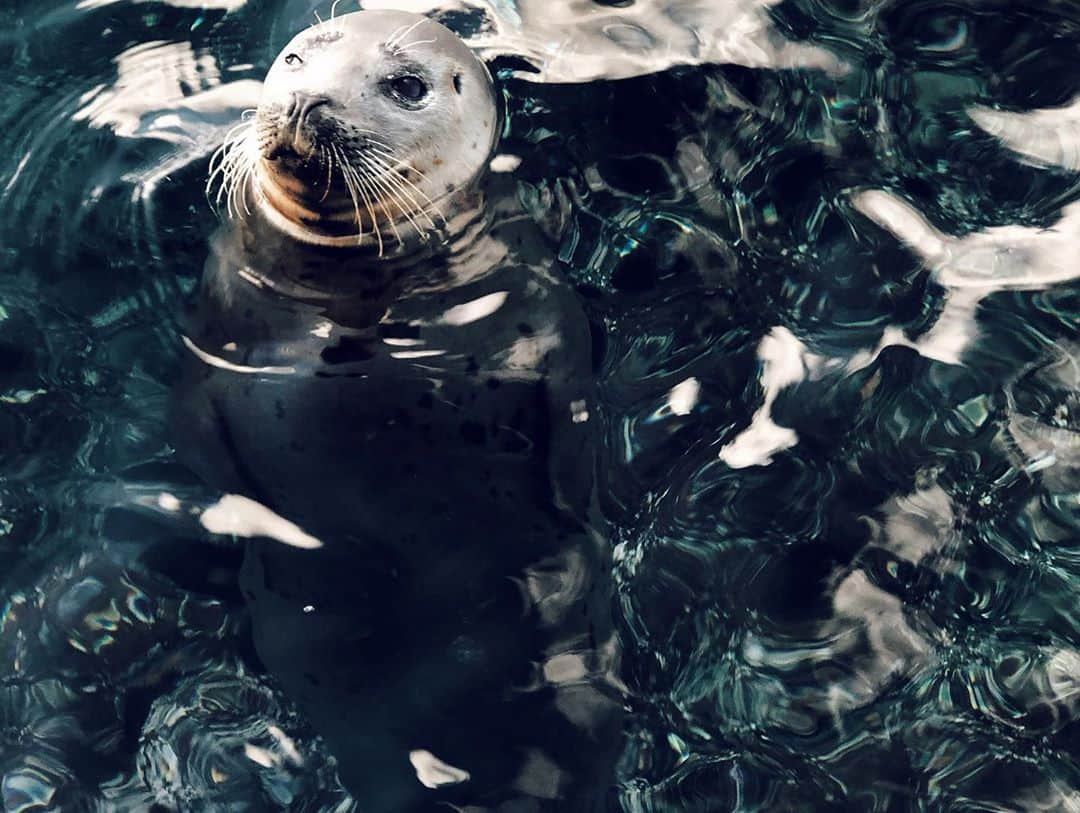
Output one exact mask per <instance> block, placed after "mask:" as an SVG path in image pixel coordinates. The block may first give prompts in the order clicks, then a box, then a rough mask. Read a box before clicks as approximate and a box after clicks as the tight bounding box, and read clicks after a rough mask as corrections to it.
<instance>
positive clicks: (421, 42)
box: [394, 40, 435, 54]
mask: <svg viewBox="0 0 1080 813" xmlns="http://www.w3.org/2000/svg"><path fill="white" fill-rule="evenodd" d="M433 42H435V40H416V41H414V42H410V43H409V44H408V45H401V46H399V47H397V48H395V49H394V53H396V54H401V53H404V52H405V51H408V50H409V49H410V48H412V47H414V46H416V45H430V44H431V43H433Z"/></svg>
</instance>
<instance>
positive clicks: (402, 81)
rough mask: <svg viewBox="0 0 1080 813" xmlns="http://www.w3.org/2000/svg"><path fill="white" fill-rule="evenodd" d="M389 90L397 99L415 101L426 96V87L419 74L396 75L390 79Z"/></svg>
mask: <svg viewBox="0 0 1080 813" xmlns="http://www.w3.org/2000/svg"><path fill="white" fill-rule="evenodd" d="M390 90H392V91H393V93H394V95H395V96H397V97H398V98H399V99H401V100H403V101H406V102H412V103H414V104H415V103H416V102H418V101H420V100H421V99H423V98H424V97H425V96H427V92H428V88H427V85H425V84H424V80H423V79H421V78H420V77H419V76H398V77H396V78H395V79H391V80H390Z"/></svg>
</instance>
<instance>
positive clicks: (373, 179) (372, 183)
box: [357, 165, 409, 245]
mask: <svg viewBox="0 0 1080 813" xmlns="http://www.w3.org/2000/svg"><path fill="white" fill-rule="evenodd" d="M366 169H367V166H366V165H365V170H366ZM360 174H361V173H360V172H359V171H358V172H357V175H360ZM362 178H363V180H364V181H365V182H366V183H367V186H368V188H369V189H370V190H371V193H372V197H373V198H381V197H383V196H381V195H379V191H380V190H382V192H384V193H386V192H390V191H391V190H388V189H387V188H386V187H385V186H383V185H382V184H381V183H380V182H379V179H378V177H377V176H376V175H373V174H372V173H370V172H367V171H365V172H364V173H363V175H362ZM394 202H395V203H397V201H394ZM397 206H398V209H400V210H401V213H402V214H403V215H405V217H406V218H408V217H409V215H408V213H407V212H406V211H405V210H404V209H403V208H402V207H401V204H400V203H397ZM383 213H384V214H385V216H386V222H387V224H389V226H390V230H391V231H392V232H393V233H394V238H395V239H396V240H397V241H398V244H399V245H400V244H401V242H402V239H401V232H400V231H399V230H398V227H397V224H396V223H395V222H394V219H393V218H392V217H390V213H389V211H387V210H386V209H385V207H384V209H383Z"/></svg>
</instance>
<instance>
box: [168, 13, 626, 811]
mask: <svg viewBox="0 0 1080 813" xmlns="http://www.w3.org/2000/svg"><path fill="white" fill-rule="evenodd" d="M496 112H497V111H496V106H495V100H494V93H493V89H492V85H491V80H490V77H489V76H488V74H487V72H486V69H485V68H484V66H483V64H482V63H480V62H479V61H478V60H477V59H476V58H475V57H474V56H473V55H472V54H471V52H469V51H468V49H467V48H466V47H465V46H464V44H463V43H461V42H460V40H458V39H457V38H456V37H455V36H454V35H453V34H452V33H450V32H449V31H447V30H446V29H444V28H443V27H442V26H440V25H438V24H437V23H435V22H433V21H430V20H427V19H426V18H423V17H418V16H415V15H410V14H403V13H397V12H358V13H355V14H350V15H345V16H343V17H340V18H338V19H336V20H333V21H330V22H327V23H325V24H323V25H320V26H316V27H314V28H312V29H311V30H310V31H308V32H305V33H304V34H301V35H299V36H298V37H297V38H296V39H295V40H294V41H293V42H292V43H290V44H289V46H287V47H286V49H285V50H284V51H283V53H282V55H281V56H280V57H279V58H278V60H277V61H276V62H275V64H274V66H273V68H272V69H271V71H270V74H269V76H268V78H267V84H266V92H265V94H264V98H263V102H262V104H261V105H260V108H259V110H258V112H257V115H256V116H255V118H254V119H253V120H252V121H251V122H250V123H248V124H247V125H245V126H244V127H243V128H241V129H240V130H239V131H238V133H239V134H238V135H236V136H234V137H233V138H232V139H231V140H230V142H229V143H228V144H227V145H226V148H225V149H224V150H223V152H222V154H221V156H220V157H219V160H218V161H217V162H215V166H214V178H215V179H216V181H217V182H221V183H222V187H223V191H222V192H221V199H222V200H223V201H225V202H227V205H228V207H229V209H230V211H231V213H232V214H233V215H234V217H233V218H232V219H231V222H230V223H228V224H227V225H226V226H225V227H224V228H223V229H222V230H221V231H220V232H219V233H218V235H217V236H216V237H215V239H214V242H213V247H212V252H211V256H210V258H209V260H208V262H207V265H206V268H205V271H204V275H203V280H202V284H201V288H200V291H199V293H198V295H197V297H196V299H195V302H194V304H193V307H192V310H191V313H190V314H189V318H188V320H187V329H186V335H185V343H186V345H187V347H188V349H189V351H190V352H189V354H188V360H187V369H186V371H185V374H184V376H183V379H182V381H181V382H180V383H179V385H178V387H177V393H176V399H175V403H176V407H175V416H176V417H175V421H176V435H177V438H178V442H177V446H178V447H179V448H180V449H181V453H182V454H183V455H184V456H185V457H186V458H187V460H188V461H189V462H190V465H191V466H192V467H193V468H194V469H196V471H198V472H199V473H200V474H201V475H202V476H203V478H204V479H205V480H207V481H208V482H210V483H211V484H213V485H215V486H217V487H218V488H221V489H223V490H227V491H234V492H240V493H243V494H245V495H247V496H249V497H251V498H253V499H256V500H258V501H260V502H262V503H263V504H264V505H266V506H267V507H269V508H270V509H272V510H273V511H275V512H277V513H278V514H280V515H282V516H284V517H285V518H287V519H289V520H291V521H292V522H294V523H297V524H298V525H300V526H301V527H302V528H303V529H304V530H305V532H307V533H308V534H311V535H313V536H315V537H317V538H318V539H319V540H321V541H322V542H323V545H322V547H321V548H319V549H318V550H298V549H293V548H289V547H287V546H285V545H282V544H280V543H276V542H271V541H268V540H260V541H256V542H253V543H251V544H250V545H249V547H248V550H247V552H246V556H245V563H244V568H243V573H242V578H241V582H242V583H241V586H242V589H243V591H244V594H245V597H246V599H247V601H248V605H249V607H250V610H251V615H252V621H253V634H254V638H255V645H256V650H257V652H258V655H259V657H260V659H261V660H262V661H263V663H264V664H265V666H266V667H267V668H268V669H269V670H270V671H271V672H272V673H273V674H274V675H275V677H276V678H277V679H278V680H279V681H280V682H281V684H282V685H283V686H284V688H285V689H286V691H287V693H288V694H289V695H290V696H291V697H293V698H294V699H295V700H296V701H297V702H298V704H299V705H300V707H301V708H302V709H303V710H304V712H305V713H306V714H307V716H308V717H309V719H310V720H311V721H312V724H313V726H314V728H315V729H316V731H317V732H318V733H319V734H321V735H322V736H323V738H324V739H325V741H326V742H327V744H328V746H329V748H330V750H331V752H332V753H333V754H334V756H335V757H336V758H337V760H338V769H339V774H340V775H341V778H342V780H343V781H344V782H345V784H346V786H347V787H348V788H349V789H350V791H352V792H353V794H354V795H355V796H356V797H357V799H358V801H359V803H360V805H361V807H362V809H364V810H368V811H410V810H422V809H426V808H427V806H429V805H437V804H441V803H447V802H449V803H452V804H455V805H461V806H468V805H479V806H482V807H488V806H490V807H492V808H493V807H495V806H497V805H499V804H503V803H511V804H512V803H514V802H513V800H515V799H516V800H519V802H520V801H521V800H527V803H528V804H529V805H531V807H530V808H529V809H545V810H546V809H550V810H560V811H573V810H595V809H601V808H602V807H603V805H604V797H605V795H606V790H607V785H608V776H607V774H608V771H609V765H610V761H611V756H612V753H613V749H614V746H615V742H616V739H617V738H616V736H615V731H616V729H617V727H618V710H619V707H620V704H619V702H618V700H617V698H615V697H614V693H613V692H610V691H608V690H607V689H606V688H605V686H606V683H605V682H606V681H607V679H608V678H609V677H610V675H609V671H610V669H611V664H612V654H613V646H614V644H613V634H612V630H611V624H610V618H609V603H610V599H609V593H608V590H607V574H606V571H607V553H606V548H605V546H604V544H603V542H602V540H601V539H600V538H599V536H598V535H597V534H596V533H595V532H593V531H592V530H591V526H590V523H589V520H588V515H589V508H590V500H591V495H592V488H593V483H592V461H593V454H592V433H591V431H590V425H591V424H590V415H589V411H590V409H593V393H592V384H591V358H590V355H591V341H590V335H589V328H588V323H587V321H586V318H585V316H584V313H583V312H582V310H581V307H580V304H579V303H578V300H577V298H576V296H575V294H574V292H573V291H572V290H571V289H570V287H569V286H568V285H567V283H566V282H565V281H564V280H562V279H561V278H560V277H559V276H558V275H557V274H556V273H555V272H554V270H553V261H552V258H551V256H550V255H549V254H548V252H547V251H546V250H545V249H544V248H543V246H542V244H541V243H540V241H539V240H537V239H536V235H535V232H534V229H533V227H532V225H531V223H530V222H529V221H528V220H527V219H526V218H524V217H523V216H522V215H521V214H520V213H518V212H517V211H516V209H515V208H514V207H513V206H512V205H510V204H507V203H505V201H502V202H501V201H500V200H499V199H498V198H497V196H493V195H491V194H489V191H486V190H487V189H488V186H489V185H488V182H487V180H486V173H485V170H486V168H487V164H488V161H489V160H490V156H491V152H492V149H493V146H494V143H495V137H496V130H497V126H498V122H497V115H496Z"/></svg>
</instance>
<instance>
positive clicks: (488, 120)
mask: <svg viewBox="0 0 1080 813" xmlns="http://www.w3.org/2000/svg"><path fill="white" fill-rule="evenodd" d="M497 128H498V116H497V109H496V105H495V96H494V91H493V87H492V83H491V77H490V75H489V74H488V71H487V68H486V67H485V66H484V64H483V63H482V62H480V60H478V59H477V58H476V57H475V56H474V55H473V53H472V52H471V51H470V50H469V49H468V47H467V46H466V45H465V44H464V43H463V42H462V41H461V40H460V39H459V38H458V37H457V36H456V35H455V34H454V33H453V32H451V31H449V30H448V29H446V28H445V27H444V26H442V25H440V24H439V23H437V22H435V21H434V20H429V19H427V18H426V17H421V16H418V15H415V14H408V13H404V12H395V11H364V12H355V13H352V14H345V15H342V16H341V17H338V18H336V19H334V20H331V21H328V22H326V23H322V24H320V25H317V26H314V27H312V28H311V29H309V30H308V31H305V32H303V33H301V34H299V35H297V36H296V37H294V38H293V39H292V41H291V42H289V44H288V45H287V46H286V47H285V48H284V50H283V51H282V52H281V54H280V55H279V56H278V58H277V59H276V60H275V61H274V64H273V65H272V66H271V68H270V71H269V73H268V74H267V77H266V81H265V83H264V89H263V95H262V99H261V100H260V103H259V107H258V109H257V111H256V113H255V116H254V118H253V119H252V120H251V121H250V122H249V123H248V124H247V125H245V126H241V127H240V128H238V130H237V131H234V133H233V135H232V138H230V139H229V140H228V141H227V143H226V145H225V147H224V148H223V149H222V150H221V152H220V154H219V156H218V161H217V162H216V164H215V167H214V173H213V174H212V179H211V180H212V182H214V183H218V184H220V192H219V195H221V196H222V197H224V198H227V199H228V200H229V203H230V208H231V209H232V208H235V209H237V210H239V209H240V208H243V207H250V205H251V204H252V203H254V205H255V206H256V207H258V208H260V209H261V210H262V211H263V212H264V214H265V215H266V217H267V218H268V219H269V220H270V221H271V222H272V223H273V224H274V225H275V226H276V227H277V228H279V229H281V230H283V231H284V232H286V233H287V234H289V235H290V236H291V237H293V238H294V239H297V240H301V241H303V242H306V243H312V244H318V245H347V244H349V243H364V242H365V241H366V242H368V243H374V244H375V245H376V246H377V247H378V249H379V251H380V253H382V252H384V251H387V250H389V249H390V247H393V246H401V245H403V244H404V243H405V242H407V241H408V240H409V239H410V237H411V236H416V237H421V238H422V237H423V236H425V235H426V234H427V233H428V232H430V231H433V230H437V229H439V228H440V227H441V226H442V224H443V223H444V222H445V220H446V219H447V218H448V217H450V216H452V214H453V210H454V209H455V208H459V207H460V205H461V200H462V198H464V197H466V196H467V195H468V192H469V191H470V189H471V188H472V186H473V185H474V184H475V182H476V180H477V179H478V177H479V176H480V175H481V173H482V171H483V170H484V168H485V167H486V164H487V161H488V158H489V156H490V153H491V149H492V146H493V144H494V141H495V137H496V133H497ZM249 186H250V189H249ZM249 192H250V194H251V196H252V197H253V198H254V200H253V201H252V200H250V199H249V197H248V194H249ZM448 208H449V209H450V211H447V209H448Z"/></svg>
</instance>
